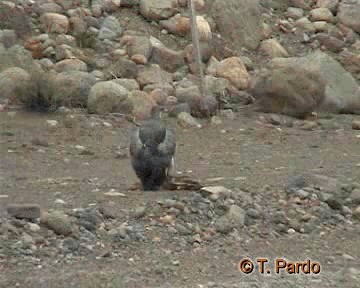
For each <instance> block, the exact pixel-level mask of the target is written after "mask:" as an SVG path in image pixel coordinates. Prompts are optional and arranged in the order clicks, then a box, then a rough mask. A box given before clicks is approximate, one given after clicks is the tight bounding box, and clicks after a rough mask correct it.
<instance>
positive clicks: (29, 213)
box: [7, 204, 40, 220]
mask: <svg viewBox="0 0 360 288" xmlns="http://www.w3.org/2000/svg"><path fill="white" fill-rule="evenodd" d="M7 213H8V214H9V215H10V216H12V217H14V218H18V219H26V220H36V219H37V218H40V206H38V205H35V204H9V205H8V206H7Z"/></svg>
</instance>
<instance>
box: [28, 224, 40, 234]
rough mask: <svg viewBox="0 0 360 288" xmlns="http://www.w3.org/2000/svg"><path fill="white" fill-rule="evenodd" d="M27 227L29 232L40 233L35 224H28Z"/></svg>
mask: <svg viewBox="0 0 360 288" xmlns="http://www.w3.org/2000/svg"><path fill="white" fill-rule="evenodd" d="M27 225H28V227H29V230H30V231H31V232H39V231H40V226H39V225H38V224H36V223H28V224H27Z"/></svg>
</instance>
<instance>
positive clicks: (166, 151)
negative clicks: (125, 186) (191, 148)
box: [130, 106, 176, 191]
mask: <svg viewBox="0 0 360 288" xmlns="http://www.w3.org/2000/svg"><path fill="white" fill-rule="evenodd" d="M162 110H163V109H161V108H159V107H158V106H156V107H155V108H154V109H153V110H152V112H151V116H150V118H149V119H147V120H145V121H144V123H143V124H142V125H141V126H139V127H136V128H135V129H133V131H132V132H131V135H130V158H131V165H132V167H133V169H134V171H135V173H136V175H137V177H138V178H139V179H140V181H141V184H142V187H143V190H144V191H158V190H159V189H160V186H161V185H162V184H163V183H164V182H165V180H166V178H167V176H168V175H169V173H170V172H171V170H172V169H174V155H175V150H176V137H175V131H174V129H171V128H165V127H164V126H163V125H162V123H161V119H160V118H161V112H162Z"/></svg>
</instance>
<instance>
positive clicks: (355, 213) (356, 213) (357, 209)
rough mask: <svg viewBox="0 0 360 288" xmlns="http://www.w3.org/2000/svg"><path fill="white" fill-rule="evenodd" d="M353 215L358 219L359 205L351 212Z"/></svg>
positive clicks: (359, 216) (359, 213) (359, 218)
mask: <svg viewBox="0 0 360 288" xmlns="http://www.w3.org/2000/svg"><path fill="white" fill-rule="evenodd" d="M353 217H354V218H355V219H358V220H360V206H358V207H356V208H355V211H354V212H353Z"/></svg>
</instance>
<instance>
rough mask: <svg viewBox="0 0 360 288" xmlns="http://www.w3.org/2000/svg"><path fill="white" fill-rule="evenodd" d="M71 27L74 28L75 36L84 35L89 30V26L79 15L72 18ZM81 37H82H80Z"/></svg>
mask: <svg viewBox="0 0 360 288" xmlns="http://www.w3.org/2000/svg"><path fill="white" fill-rule="evenodd" d="M70 26H71V28H72V33H73V35H79V36H80V35H82V34H84V33H85V32H86V30H87V29H88V24H87V23H86V21H85V19H84V18H83V17H80V16H78V15H76V16H72V17H71V18H70ZM80 37H81V36H80Z"/></svg>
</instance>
